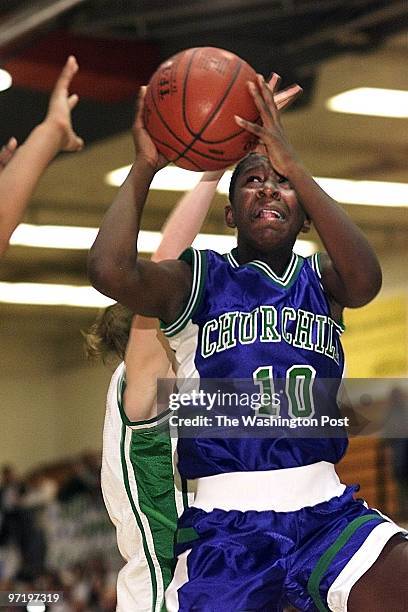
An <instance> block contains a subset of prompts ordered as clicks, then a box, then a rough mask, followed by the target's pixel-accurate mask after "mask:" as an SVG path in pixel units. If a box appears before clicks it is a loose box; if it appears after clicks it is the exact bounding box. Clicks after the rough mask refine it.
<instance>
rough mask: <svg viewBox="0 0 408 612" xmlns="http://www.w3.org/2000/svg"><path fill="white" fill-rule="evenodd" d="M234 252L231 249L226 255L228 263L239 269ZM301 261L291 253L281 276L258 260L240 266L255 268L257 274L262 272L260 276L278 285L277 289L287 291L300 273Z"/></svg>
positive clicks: (301, 259) (301, 258) (298, 256)
mask: <svg viewBox="0 0 408 612" xmlns="http://www.w3.org/2000/svg"><path fill="white" fill-rule="evenodd" d="M236 252H237V249H236V248H235V249H232V251H231V252H230V253H228V254H227V259H228V262H229V263H230V264H231V266H232V267H233V268H239V267H240V264H239V263H238V261H237V259H236ZM303 261H304V260H303V257H300V255H297V254H296V253H293V252H292V256H291V258H290V261H289V264H288V266H287V268H286V270H285V271H284V273H283V274H282V276H278V274H276V273H275V272H274V271H273V270H272V268H271V267H270V266H269V265H268V264H267V263H265V262H264V261H260V260H259V259H254V261H250V262H248V263H246V264H242V265H243V266H249V267H251V268H255V269H256V270H258V271H259V272H262V274H263V275H264V276H265V277H266V278H268V279H269V280H271V281H272V282H273V283H274V284H275V285H278V286H279V287H285V288H286V289H288V288H289V287H291V286H292V285H293V283H294V282H295V280H296V278H297V276H298V274H299V272H300V269H301V267H302V264H303Z"/></svg>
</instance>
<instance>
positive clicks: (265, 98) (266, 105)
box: [235, 74, 299, 176]
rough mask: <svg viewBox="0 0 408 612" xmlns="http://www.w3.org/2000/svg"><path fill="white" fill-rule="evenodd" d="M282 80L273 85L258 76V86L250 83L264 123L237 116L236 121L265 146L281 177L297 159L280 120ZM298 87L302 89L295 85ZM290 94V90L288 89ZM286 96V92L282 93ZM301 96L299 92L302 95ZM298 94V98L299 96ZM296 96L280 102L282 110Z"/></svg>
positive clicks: (276, 80)
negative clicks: (280, 86) (278, 87)
mask: <svg viewBox="0 0 408 612" xmlns="http://www.w3.org/2000/svg"><path fill="white" fill-rule="evenodd" d="M278 82H279V77H278V75H273V77H272V79H271V81H270V83H269V85H268V84H267V83H266V82H265V79H264V78H263V76H262V75H260V74H258V75H257V84H256V85H254V84H253V83H251V82H250V83H248V88H249V91H250V93H251V95H252V97H253V99H254V102H255V104H256V107H257V108H258V110H259V114H260V117H261V121H262V124H261V125H259V124H257V123H252V122H250V121H246V120H245V119H243V118H242V117H238V116H235V120H236V122H237V124H238V125H239V126H240V127H243V128H244V129H246V130H247V131H248V132H250V133H251V134H253V135H254V136H256V137H257V138H258V139H259V141H260V143H261V144H263V145H264V147H265V150H266V152H267V155H268V157H269V159H270V162H271V164H272V166H273V168H274V169H275V170H276V172H278V173H279V174H282V175H283V176H285V174H286V171H287V166H288V164H289V163H290V162H291V161H292V160H293V159H295V158H296V155H295V152H294V150H293V148H292V146H291V145H290V144H289V142H288V140H287V138H286V135H285V132H284V129H283V126H282V124H281V121H280V117H279V109H278V106H277V104H276V101H275V99H274V97H275V95H277V94H275V92H276V88H277V86H278ZM291 87H298V86H291ZM286 92H287V90H286ZM280 93H284V92H280ZM298 93H299V92H298ZM298 93H297V94H296V95H298ZM292 98H293V96H290V95H289V96H287V95H285V97H284V99H283V106H282V98H281V99H280V101H279V103H280V108H281V109H282V108H284V106H285V103H286V106H287V104H288V103H290V102H291V99H292Z"/></svg>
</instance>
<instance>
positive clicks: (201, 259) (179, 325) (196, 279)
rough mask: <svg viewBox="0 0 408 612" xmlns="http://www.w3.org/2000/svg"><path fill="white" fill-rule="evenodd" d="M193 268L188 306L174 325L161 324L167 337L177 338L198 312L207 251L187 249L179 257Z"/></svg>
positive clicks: (205, 271)
mask: <svg viewBox="0 0 408 612" xmlns="http://www.w3.org/2000/svg"><path fill="white" fill-rule="evenodd" d="M179 259H181V260H183V261H185V262H186V263H188V264H189V265H190V266H191V270H192V273H193V281H192V285H191V291H190V295H189V298H188V300H187V304H186V306H185V307H184V309H183V310H182V312H181V313H180V314H179V316H178V317H177V318H176V320H175V321H173V323H170V324H169V325H166V324H165V323H163V321H161V322H160V327H161V329H162V331H163V333H164V334H165V336H167V337H171V336H175V335H176V334H178V333H179V332H180V331H181V330H182V329H184V328H185V327H186V325H187V323H188V322H189V321H190V319H191V318H192V316H193V315H194V312H195V311H196V310H197V308H198V306H199V304H200V301H201V298H202V295H203V291H204V285H205V278H206V275H207V257H206V253H205V251H197V250H196V249H194V248H193V247H189V248H188V249H186V250H185V251H184V252H183V253H182V254H181V255H180V257H179Z"/></svg>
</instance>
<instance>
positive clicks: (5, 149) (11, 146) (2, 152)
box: [0, 136, 17, 172]
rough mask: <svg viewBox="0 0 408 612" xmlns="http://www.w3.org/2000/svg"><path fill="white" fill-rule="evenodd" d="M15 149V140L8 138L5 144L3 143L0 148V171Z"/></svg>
mask: <svg viewBox="0 0 408 612" xmlns="http://www.w3.org/2000/svg"><path fill="white" fill-rule="evenodd" d="M16 149H17V140H16V139H15V138H14V136H13V137H12V138H10V140H9V141H8V143H7V144H5V145H3V146H2V147H1V149H0V172H1V171H2V170H3V168H4V167H5V166H7V164H8V163H9V161H10V159H11V158H12V157H13V155H14V153H15V152H16Z"/></svg>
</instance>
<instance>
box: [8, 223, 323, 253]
mask: <svg viewBox="0 0 408 612" xmlns="http://www.w3.org/2000/svg"><path fill="white" fill-rule="evenodd" d="M97 233H98V229H97V228H96V227H73V226H68V225H31V224H29V223H21V225H19V226H18V227H17V228H16V229H15V230H14V233H13V235H12V236H11V239H10V244H12V245H14V246H25V247H38V248H45V249H69V250H70V249H79V250H88V249H90V248H91V246H92V243H93V242H94V240H95V238H96V235H97ZM161 239H162V234H161V233H160V232H150V231H147V230H141V231H140V232H139V237H138V250H139V252H140V253H153V252H154V251H156V249H157V248H158V246H159V244H160V242H161ZM236 243H237V241H236V238H235V236H231V235H229V236H228V235H224V234H198V236H197V237H196V238H195V240H194V242H193V246H194V247H195V248H196V249H212V250H213V251H217V252H218V253H227V252H228V251H230V250H231V249H233V248H234V247H235V246H236ZM295 250H296V252H297V253H298V254H299V255H302V256H305V257H307V256H308V255H311V254H312V253H314V252H316V250H317V245H316V244H315V243H314V242H312V241H310V240H298V241H297V242H296V248H295Z"/></svg>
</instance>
